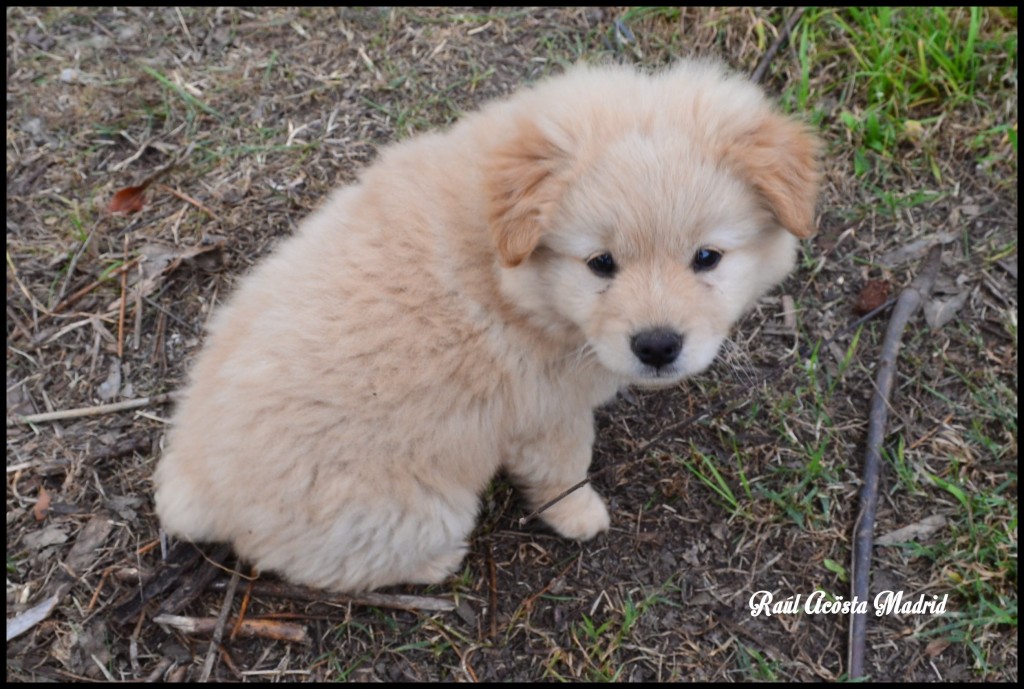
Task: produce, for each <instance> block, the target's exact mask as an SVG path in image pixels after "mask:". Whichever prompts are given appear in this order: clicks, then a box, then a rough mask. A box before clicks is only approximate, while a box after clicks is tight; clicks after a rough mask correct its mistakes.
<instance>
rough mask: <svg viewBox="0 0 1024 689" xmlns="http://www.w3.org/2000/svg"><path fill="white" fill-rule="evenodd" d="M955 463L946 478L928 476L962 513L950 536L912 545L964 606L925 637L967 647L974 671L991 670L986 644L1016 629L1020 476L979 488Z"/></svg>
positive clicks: (984, 672) (938, 620)
mask: <svg viewBox="0 0 1024 689" xmlns="http://www.w3.org/2000/svg"><path fill="white" fill-rule="evenodd" d="M958 465H959V463H958V462H956V461H951V462H950V471H949V472H948V473H947V476H946V477H942V476H937V475H929V476H930V478H931V480H932V481H933V482H934V484H935V485H936V486H937V487H938V488H940V489H941V490H942V491H944V492H945V493H946V494H948V495H949V496H951V497H952V498H953V500H954V503H955V504H956V505H958V506H959V508H960V510H959V512H957V513H956V515H955V517H954V518H952V519H950V521H949V531H950V533H949V535H948V537H945V538H942V539H938V540H937V541H935V542H934V543H932V544H929V545H918V544H910V545H909V546H908V549H909V551H910V553H911V554H912V555H914V556H918V557H925V558H928V559H930V560H933V561H934V562H935V563H936V565H937V567H938V568H939V569H940V570H941V571H942V572H943V573H944V574H945V575H946V578H947V583H948V584H949V585H951V586H952V587H953V589H954V590H955V591H956V592H957V594H959V597H960V600H961V601H962V602H963V607H962V608H961V609H960V610H954V611H950V612H947V614H946V615H944V616H942V617H939V618H936V620H935V622H934V624H935V625H936V626H935V627H934V628H932V629H927V630H925V632H924V633H923V635H924V636H939V637H943V638H945V639H947V640H948V641H951V642H953V643H960V644H963V645H964V646H965V647H967V648H968V649H970V651H971V653H972V654H973V655H974V661H975V670H977V671H978V672H979V673H981V674H982V675H987V674H988V672H989V671H990V662H989V657H988V649H987V644H986V641H987V640H988V638H989V637H990V635H991V633H992V631H993V630H995V629H998V628H1003V629H1008V628H1013V629H1016V627H1017V595H1016V593H1017V592H1016V590H1017V583H1016V582H1017V497H1016V485H1017V473H1016V472H1015V471H1012V472H1008V473H1007V474H1006V477H1005V480H1003V481H1002V482H1001V483H1000V484H999V485H997V486H994V487H992V488H990V489H983V490H978V489H977V487H974V486H971V485H968V484H967V483H966V482H964V480H963V479H962V478H960V477H959V476H958V474H962V473H964V469H963V467H961V466H958Z"/></svg>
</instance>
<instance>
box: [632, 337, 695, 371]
mask: <svg viewBox="0 0 1024 689" xmlns="http://www.w3.org/2000/svg"><path fill="white" fill-rule="evenodd" d="M629 346H630V349H632V350H633V353H634V354H636V358H637V359H639V360H640V361H641V362H643V363H645V364H647V365H648V366H651V367H653V368H661V367H662V366H668V365H669V364H671V363H672V362H674V361H675V360H676V359H677V358H679V352H680V351H682V349H683V336H682V335H680V334H679V333H677V332H676V331H674V330H669V329H668V328H652V329H650V330H643V331H641V332H639V333H637V334H636V335H634V336H633V339H631V340H630V341H629Z"/></svg>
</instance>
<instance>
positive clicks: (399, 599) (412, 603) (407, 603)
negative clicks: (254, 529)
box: [213, 580, 455, 612]
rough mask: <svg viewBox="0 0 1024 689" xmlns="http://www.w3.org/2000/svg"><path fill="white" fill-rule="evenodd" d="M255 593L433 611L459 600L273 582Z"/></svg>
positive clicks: (255, 588) (215, 585)
mask: <svg viewBox="0 0 1024 689" xmlns="http://www.w3.org/2000/svg"><path fill="white" fill-rule="evenodd" d="M226 585H227V584H226V582H224V581H223V580H221V581H215V582H214V583H213V588H214V589H221V588H224V587H225V586H226ZM252 592H253V595H256V596H274V597H276V598H288V599H290V600H300V601H307V602H312V603H334V604H340V605H348V604H349V603H352V604H355V605H369V606H372V607H376V608H395V609H398V610H412V611H418V610H427V611H429V612H451V611H452V610H454V609H455V603H453V602H452V601H450V600H447V599H445V598H428V597H426V596H406V595H399V594H389V593H359V594H348V593H328V592H325V591H319V590H316V589H310V588H306V587H304V586H293V585H291V584H279V583H276V582H271V581H256V582H254V583H253V588H252Z"/></svg>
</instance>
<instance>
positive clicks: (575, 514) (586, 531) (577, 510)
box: [541, 485, 611, 541]
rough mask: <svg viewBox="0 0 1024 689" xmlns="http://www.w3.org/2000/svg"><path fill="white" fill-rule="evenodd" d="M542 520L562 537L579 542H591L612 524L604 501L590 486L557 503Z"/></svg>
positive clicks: (542, 515)
mask: <svg viewBox="0 0 1024 689" xmlns="http://www.w3.org/2000/svg"><path fill="white" fill-rule="evenodd" d="M541 518H542V519H543V520H544V521H546V522H547V523H548V524H550V525H551V526H552V528H554V530H555V531H557V532H558V533H560V534H561V535H562V536H565V537H566V538H575V539H576V540H579V541H589V540H590V539H591V538H593V537H594V536H596V535H597V534H599V533H601V532H602V531H606V530H607V529H608V526H609V524H611V519H610V517H609V516H608V508H607V507H605V505H604V500H602V499H601V496H600V495H598V494H597V491H595V490H594V489H593V488H591V487H590V486H589V485H587V486H583V487H582V488H580V489H579V490H576V491H574V492H572V493H570V494H569V495H568V496H566V497H565V498H563V499H562V500H559V501H558V502H556V503H555V504H554V505H552V506H551V507H549V508H548V509H547V510H546V511H544V512H543V513H542V514H541Z"/></svg>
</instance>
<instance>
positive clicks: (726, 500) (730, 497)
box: [674, 444, 749, 514]
mask: <svg viewBox="0 0 1024 689" xmlns="http://www.w3.org/2000/svg"><path fill="white" fill-rule="evenodd" d="M690 450H691V453H692V454H691V457H692V459H687V458H685V457H680V456H675V457H674V459H675V461H676V462H678V463H680V464H682V465H683V466H684V467H686V468H687V470H688V471H689V472H690V473H691V474H693V475H694V476H696V477H697V479H698V480H699V481H700V482H701V483H703V484H704V485H705V486H707V487H708V488H710V489H711V490H712V491H713V492H714V493H715V494H716V495H717V496H718V497H719V498H721V500H722V503H723V506H724V507H725V508H726V509H727V510H728V511H729V512H730V513H731V514H735V513H742V512H743V509H742V508H741V506H740V501H739V499H738V498H737V497H736V494H735V493H734V492H733V489H732V487H731V486H730V485H729V482H728V481H727V480H726V479H725V477H723V476H722V473H721V472H720V471H719V470H718V467H716V466H715V465H716V461H715V459H714V458H709V457H708V456H707V455H706V454H705V453H703V452H701V451H700V450H699V449H698V448H697V446H696V445H694V444H691V445H690ZM740 474H741V475H743V474H742V466H740ZM743 483H744V485H745V486H748V487H749V484H748V483H747V481H746V477H745V476H744V477H743Z"/></svg>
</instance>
